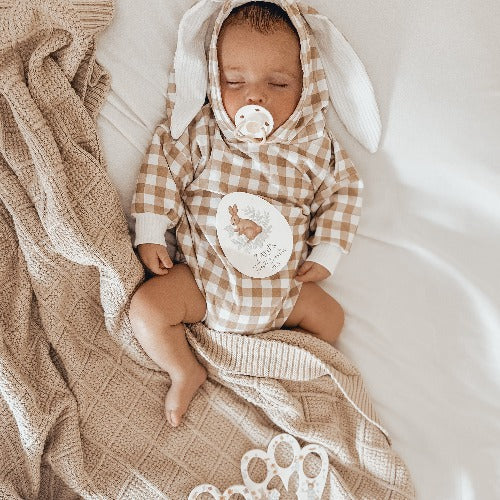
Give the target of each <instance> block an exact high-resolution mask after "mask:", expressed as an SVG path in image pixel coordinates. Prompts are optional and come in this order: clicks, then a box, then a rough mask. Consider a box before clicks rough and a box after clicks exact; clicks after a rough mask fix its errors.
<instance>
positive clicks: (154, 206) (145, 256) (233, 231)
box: [130, 1, 362, 426]
mask: <svg viewBox="0 0 500 500" xmlns="http://www.w3.org/2000/svg"><path fill="white" fill-rule="evenodd" d="M238 3H241V2H238ZM278 4H280V5H281V6H280V5H278ZM174 76H175V75H173V78H172V79H171V81H170V83H169V87H168V96H167V117H166V120H165V121H164V122H163V123H161V124H160V125H159V126H158V128H157V129H156V132H155V134H154V137H153V139H152V142H151V145H150V146H149V149H148V151H147V154H146V156H145V160H144V162H143V164H142V166H141V170H140V173H139V177H138V181H137V188H136V192H135V195H134V200H133V207H132V212H133V215H134V217H135V220H136V240H135V246H137V250H138V254H139V257H140V259H141V260H142V262H143V264H144V265H145V266H146V267H147V268H148V269H149V270H150V271H151V272H152V273H154V274H155V276H154V277H152V278H151V279H149V280H147V281H146V282H144V283H143V284H142V285H141V286H140V287H139V288H138V289H137V291H136V292H135V294H134V296H133V297H132V300H131V305H130V319H131V324H132V328H133V332H134V335H135V337H136V338H137V340H138V341H139V343H140V344H141V346H142V347H143V349H144V350H145V352H146V353H147V354H148V355H149V356H150V357H151V358H152V359H153V361H155V362H156V363H157V364H158V366H159V367H160V368H162V369H163V370H165V371H167V372H168V374H169V376H170V379H171V385H170V388H169V390H168V392H167V395H166V399H165V413H166V417H167V420H168V421H169V423H170V424H171V425H173V426H178V425H179V423H180V422H181V420H182V417H183V415H184V413H185V412H186V410H187V408H188V406H189V403H190V402H191V400H192V398H193V396H194V394H195V393H196V391H197V390H198V388H199V387H200V385H201V384H203V382H204V381H205V379H206V371H205V369H204V367H203V366H202V365H201V364H200V363H199V362H198V361H197V359H196V357H195V356H194V354H193V352H192V351H191V349H190V347H189V344H188V342H187V340H186V337H185V334H184V323H194V322H198V321H204V323H205V324H206V326H207V327H208V328H211V329H214V330H219V331H229V332H236V333H241V334H252V333H258V332H264V331H268V330H271V329H276V328H292V329H300V330H302V331H304V332H307V333H309V334H311V335H314V336H316V337H318V338H319V339H322V340H324V341H326V342H328V343H333V342H334V341H335V340H336V339H337V337H338V335H339V333H340V331H341V328H342V325H343V320H344V315H343V310H342V308H341V307H340V305H339V304H338V303H337V301H336V300H335V299H333V298H332V297H331V296H330V295H329V294H328V293H326V292H325V291H324V290H323V289H322V288H321V287H320V286H319V284H318V282H319V281H321V280H323V279H325V278H326V277H328V276H329V275H330V274H331V273H332V272H333V270H334V268H335V266H336V264H337V261H338V259H339V257H340V255H341V254H342V253H347V252H348V250H349V248H350V245H351V242H352V239H353V236H354V234H355V232H356V228H357V224H358V219H359V212H360V207H361V198H360V191H361V189H362V182H361V180H360V179H359V177H358V174H357V172H356V170H355V168H354V166H353V164H352V162H351V160H350V159H349V158H348V157H347V155H346V154H345V152H344V151H343V150H342V149H341V147H340V146H339V144H338V143H337V142H336V140H335V139H334V138H333V137H332V135H331V133H330V131H329V130H328V129H327V127H326V123H325V113H326V109H327V106H328V100H329V94H328V88H327V82H326V78H325V74H324V71H323V68H322V65H321V60H320V57H319V53H318V48H317V46H316V44H315V40H314V39H313V37H312V35H311V34H310V30H309V29H308V26H307V23H306V22H305V21H304V18H303V17H302V16H301V14H300V12H299V10H298V8H297V6H296V5H295V4H293V3H290V2H285V1H277V2H276V3H273V2H249V3H245V4H243V5H239V6H237V7H235V8H234V5H233V2H231V1H227V2H225V3H224V4H223V6H222V9H221V11H220V13H219V15H218V17H217V19H216V21H215V27H214V31H213V35H212V39H211V44H210V47H209V55H208V80H209V87H208V88H209V92H208V94H209V95H208V102H207V103H205V105H203V107H202V108H201V110H200V111H199V112H198V114H197V115H196V116H195V118H194V119H193V120H192V121H191V123H190V124H189V126H188V127H187V129H186V130H185V131H184V132H183V133H182V134H181V135H180V137H179V138H177V139H174V137H173V136H172V132H171V118H172V110H173V108H174V106H175V99H176V88H175V83H174V81H175V80H174ZM172 228H175V231H176V240H177V254H176V255H175V258H174V259H173V260H174V261H175V262H176V263H175V264H174V263H173V262H172V260H171V258H170V256H169V253H168V251H167V245H166V242H165V232H166V230H168V229H172Z"/></svg>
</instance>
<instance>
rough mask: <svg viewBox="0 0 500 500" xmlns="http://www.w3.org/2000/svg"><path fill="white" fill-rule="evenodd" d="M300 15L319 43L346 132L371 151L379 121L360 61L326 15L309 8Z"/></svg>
mask: <svg viewBox="0 0 500 500" xmlns="http://www.w3.org/2000/svg"><path fill="white" fill-rule="evenodd" d="M303 15H304V18H305V19H306V21H307V23H308V24H309V26H310V27H311V29H312V31H313V34H314V38H315V40H316V43H317V45H318V50H319V55H320V57H321V61H322V62H323V69H324V71H325V75H326V80H327V83H328V91H329V93H330V100H331V101H332V104H333V107H334V108H335V111H336V112H337V114H338V116H339V118H340V119H341V120H342V122H343V124H344V125H345V127H346V128H347V130H348V131H349V133H350V134H351V135H352V136H353V137H355V138H356V139H357V140H358V141H359V142H360V143H361V144H362V145H363V146H364V147H365V148H366V149H367V150H368V151H370V152H371V153H374V152H375V151H377V149H378V144H379V142H380V136H381V133H382V125H381V123H380V115H379V111H378V106H377V101H376V100H375V93H374V91H373V87H372V84H371V81H370V78H369V77H368V74H367V73H366V70H365V67H364V66H363V63H362V62H361V61H360V59H359V57H358V56H357V55H356V53H355V52H354V50H353V48H352V47H351V46H350V45H349V43H348V42H347V40H346V39H345V38H344V37H343V35H342V33H340V31H338V30H337V28H336V27H335V26H334V25H333V23H332V22H331V21H330V20H329V19H328V18H327V17H325V16H322V15H320V14H312V13H308V12H304V13H303Z"/></svg>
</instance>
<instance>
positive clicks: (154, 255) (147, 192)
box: [132, 123, 191, 275]
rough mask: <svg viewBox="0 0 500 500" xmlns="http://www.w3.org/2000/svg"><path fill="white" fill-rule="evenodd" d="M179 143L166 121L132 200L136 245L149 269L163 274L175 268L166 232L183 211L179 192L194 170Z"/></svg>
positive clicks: (145, 160) (159, 127) (158, 132)
mask: <svg viewBox="0 0 500 500" xmlns="http://www.w3.org/2000/svg"><path fill="white" fill-rule="evenodd" d="M179 142H180V141H178V142H174V141H173V139H172V137H171V135H170V132H169V129H168V127H167V124H166V123H162V124H161V125H160V126H158V127H157V129H156V131H155V133H154V135H153V138H152V140H151V143H150V145H149V147H148V150H147V152H146V155H145V157H144V160H143V162H142V165H141V169H140V172H139V175H138V178H137V184H136V191H135V193H134V198H133V202H132V215H133V217H134V218H135V241H134V246H136V247H138V253H139V257H140V259H141V260H142V262H143V263H144V264H145V265H146V266H147V267H148V269H150V270H151V271H152V272H154V273H155V274H161V275H164V274H167V272H168V269H169V268H171V267H172V261H171V259H170V257H169V255H168V252H167V245H166V240H165V233H166V231H167V230H168V229H170V228H172V227H174V226H175V225H176V224H177V223H178V221H179V218H180V217H181V215H182V213H183V205H182V202H181V197H180V191H181V190H182V189H183V188H184V185H185V184H186V183H187V182H188V181H189V178H190V171H191V162H190V158H189V157H188V156H187V155H185V154H179V153H178V151H179V149H178V148H180V149H182V150H183V152H184V151H185V147H183V146H184V145H183V144H179ZM174 179H175V181H174ZM167 235H168V233H167Z"/></svg>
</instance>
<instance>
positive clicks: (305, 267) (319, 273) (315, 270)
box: [295, 260, 330, 283]
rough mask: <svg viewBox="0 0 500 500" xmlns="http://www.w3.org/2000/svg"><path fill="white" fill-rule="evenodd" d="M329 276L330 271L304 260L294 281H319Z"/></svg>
mask: <svg viewBox="0 0 500 500" xmlns="http://www.w3.org/2000/svg"><path fill="white" fill-rule="evenodd" d="M328 276H330V271H328V269H327V268H326V267H323V266H322V265H321V264H318V263H317V262H312V261H310V260H306V261H305V262H304V263H303V264H302V265H301V266H300V268H299V270H298V271H297V274H296V275H295V279H296V280H297V281H302V282H304V283H305V282H306V281H321V280H324V279H325V278H328Z"/></svg>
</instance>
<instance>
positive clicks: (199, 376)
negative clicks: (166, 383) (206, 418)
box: [165, 364, 207, 427]
mask: <svg viewBox="0 0 500 500" xmlns="http://www.w3.org/2000/svg"><path fill="white" fill-rule="evenodd" d="M170 378H171V380H172V385H171V386H170V389H169V390H168V392H167V395H166V397H165V415H166V416H167V420H168V423H169V424H170V425H171V426H173V427H177V426H178V425H179V424H180V423H181V420H182V416H183V415H184V413H186V411H187V409H188V407H189V403H191V400H192V399H193V396H194V395H195V393H196V391H197V390H198V388H199V387H200V385H201V384H203V382H205V380H206V379H207V371H206V370H205V368H204V367H203V366H201V365H200V364H197V365H196V368H195V370H194V371H190V372H189V373H182V374H181V375H178V376H172V375H171V376H170Z"/></svg>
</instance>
